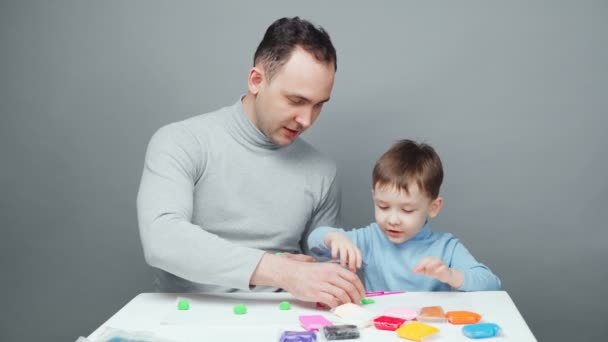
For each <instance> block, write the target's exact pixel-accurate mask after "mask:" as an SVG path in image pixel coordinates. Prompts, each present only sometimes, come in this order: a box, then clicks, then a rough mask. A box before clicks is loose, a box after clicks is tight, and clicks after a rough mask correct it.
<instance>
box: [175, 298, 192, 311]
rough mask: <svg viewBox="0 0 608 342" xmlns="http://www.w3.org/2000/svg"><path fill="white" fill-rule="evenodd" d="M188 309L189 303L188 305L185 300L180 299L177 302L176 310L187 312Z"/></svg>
mask: <svg viewBox="0 0 608 342" xmlns="http://www.w3.org/2000/svg"><path fill="white" fill-rule="evenodd" d="M189 309H190V303H188V301H187V300H185V299H180V300H179V301H178V302H177V310H189Z"/></svg>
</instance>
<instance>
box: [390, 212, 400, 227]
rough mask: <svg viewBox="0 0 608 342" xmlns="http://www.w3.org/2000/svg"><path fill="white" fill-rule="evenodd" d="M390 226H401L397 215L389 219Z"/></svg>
mask: <svg viewBox="0 0 608 342" xmlns="http://www.w3.org/2000/svg"><path fill="white" fill-rule="evenodd" d="M388 224H390V225H392V226H396V225H398V224H399V218H398V217H397V216H396V215H391V216H389V217H388Z"/></svg>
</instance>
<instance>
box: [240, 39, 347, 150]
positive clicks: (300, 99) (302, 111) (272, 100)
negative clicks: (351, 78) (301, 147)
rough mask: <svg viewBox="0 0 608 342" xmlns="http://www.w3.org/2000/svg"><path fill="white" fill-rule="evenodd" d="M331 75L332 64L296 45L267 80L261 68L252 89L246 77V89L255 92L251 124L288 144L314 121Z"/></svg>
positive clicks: (326, 98)
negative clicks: (286, 59) (289, 55)
mask: <svg viewBox="0 0 608 342" xmlns="http://www.w3.org/2000/svg"><path fill="white" fill-rule="evenodd" d="M334 77H335V70H334V65H333V64H326V63H323V62H320V61H318V60H316V59H315V57H314V56H312V55H311V54H310V53H308V52H306V51H305V50H303V49H301V48H296V49H295V50H294V51H293V52H292V54H291V57H290V58H289V60H288V61H287V62H286V63H285V64H284V65H283V66H281V67H279V69H278V70H277V71H276V72H275V74H274V75H273V77H272V79H271V80H268V79H267V78H266V76H265V75H264V74H263V69H262V73H261V76H260V80H259V83H258V84H254V87H253V91H252V85H251V80H250V92H251V93H253V94H254V95H255V107H254V108H255V110H254V112H255V113H253V115H252V116H253V117H252V121H253V123H254V124H255V125H256V126H257V127H258V129H259V130H260V131H261V132H262V133H264V135H265V136H266V137H267V138H269V139H270V140H271V141H272V142H274V143H275V144H277V145H281V146H287V145H289V144H291V143H292V142H293V141H294V140H295V139H296V138H297V137H298V135H300V134H301V133H302V132H304V131H305V130H306V129H307V128H308V127H310V126H311V125H312V124H313V123H314V122H315V120H316V119H317V117H318V116H319V114H320V113H321V109H322V108H323V104H324V103H325V102H327V101H329V96H330V94H331V90H332V87H333V84H334Z"/></svg>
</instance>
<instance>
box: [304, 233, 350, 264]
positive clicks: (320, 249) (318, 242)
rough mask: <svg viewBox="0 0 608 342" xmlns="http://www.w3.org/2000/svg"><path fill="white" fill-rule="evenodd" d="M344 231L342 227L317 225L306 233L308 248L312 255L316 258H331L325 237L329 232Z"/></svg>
mask: <svg viewBox="0 0 608 342" xmlns="http://www.w3.org/2000/svg"><path fill="white" fill-rule="evenodd" d="M336 231H338V232H340V231H341V232H344V229H340V228H332V227H318V228H316V229H315V230H313V231H312V232H311V233H310V235H308V248H309V249H310V253H311V254H312V256H314V257H316V258H331V249H330V247H329V246H328V245H327V244H326V243H325V237H326V236H327V233H329V232H336Z"/></svg>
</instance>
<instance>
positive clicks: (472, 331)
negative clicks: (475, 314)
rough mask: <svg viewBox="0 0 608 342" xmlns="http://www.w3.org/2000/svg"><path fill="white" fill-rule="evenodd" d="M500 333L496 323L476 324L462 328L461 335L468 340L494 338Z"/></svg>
mask: <svg viewBox="0 0 608 342" xmlns="http://www.w3.org/2000/svg"><path fill="white" fill-rule="evenodd" d="M499 331H500V327H499V326H498V324H496V323H477V324H471V325H465V326H464V327H462V334H463V335H464V336H466V337H468V338H488V337H494V336H496V335H497V334H498V332H499Z"/></svg>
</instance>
